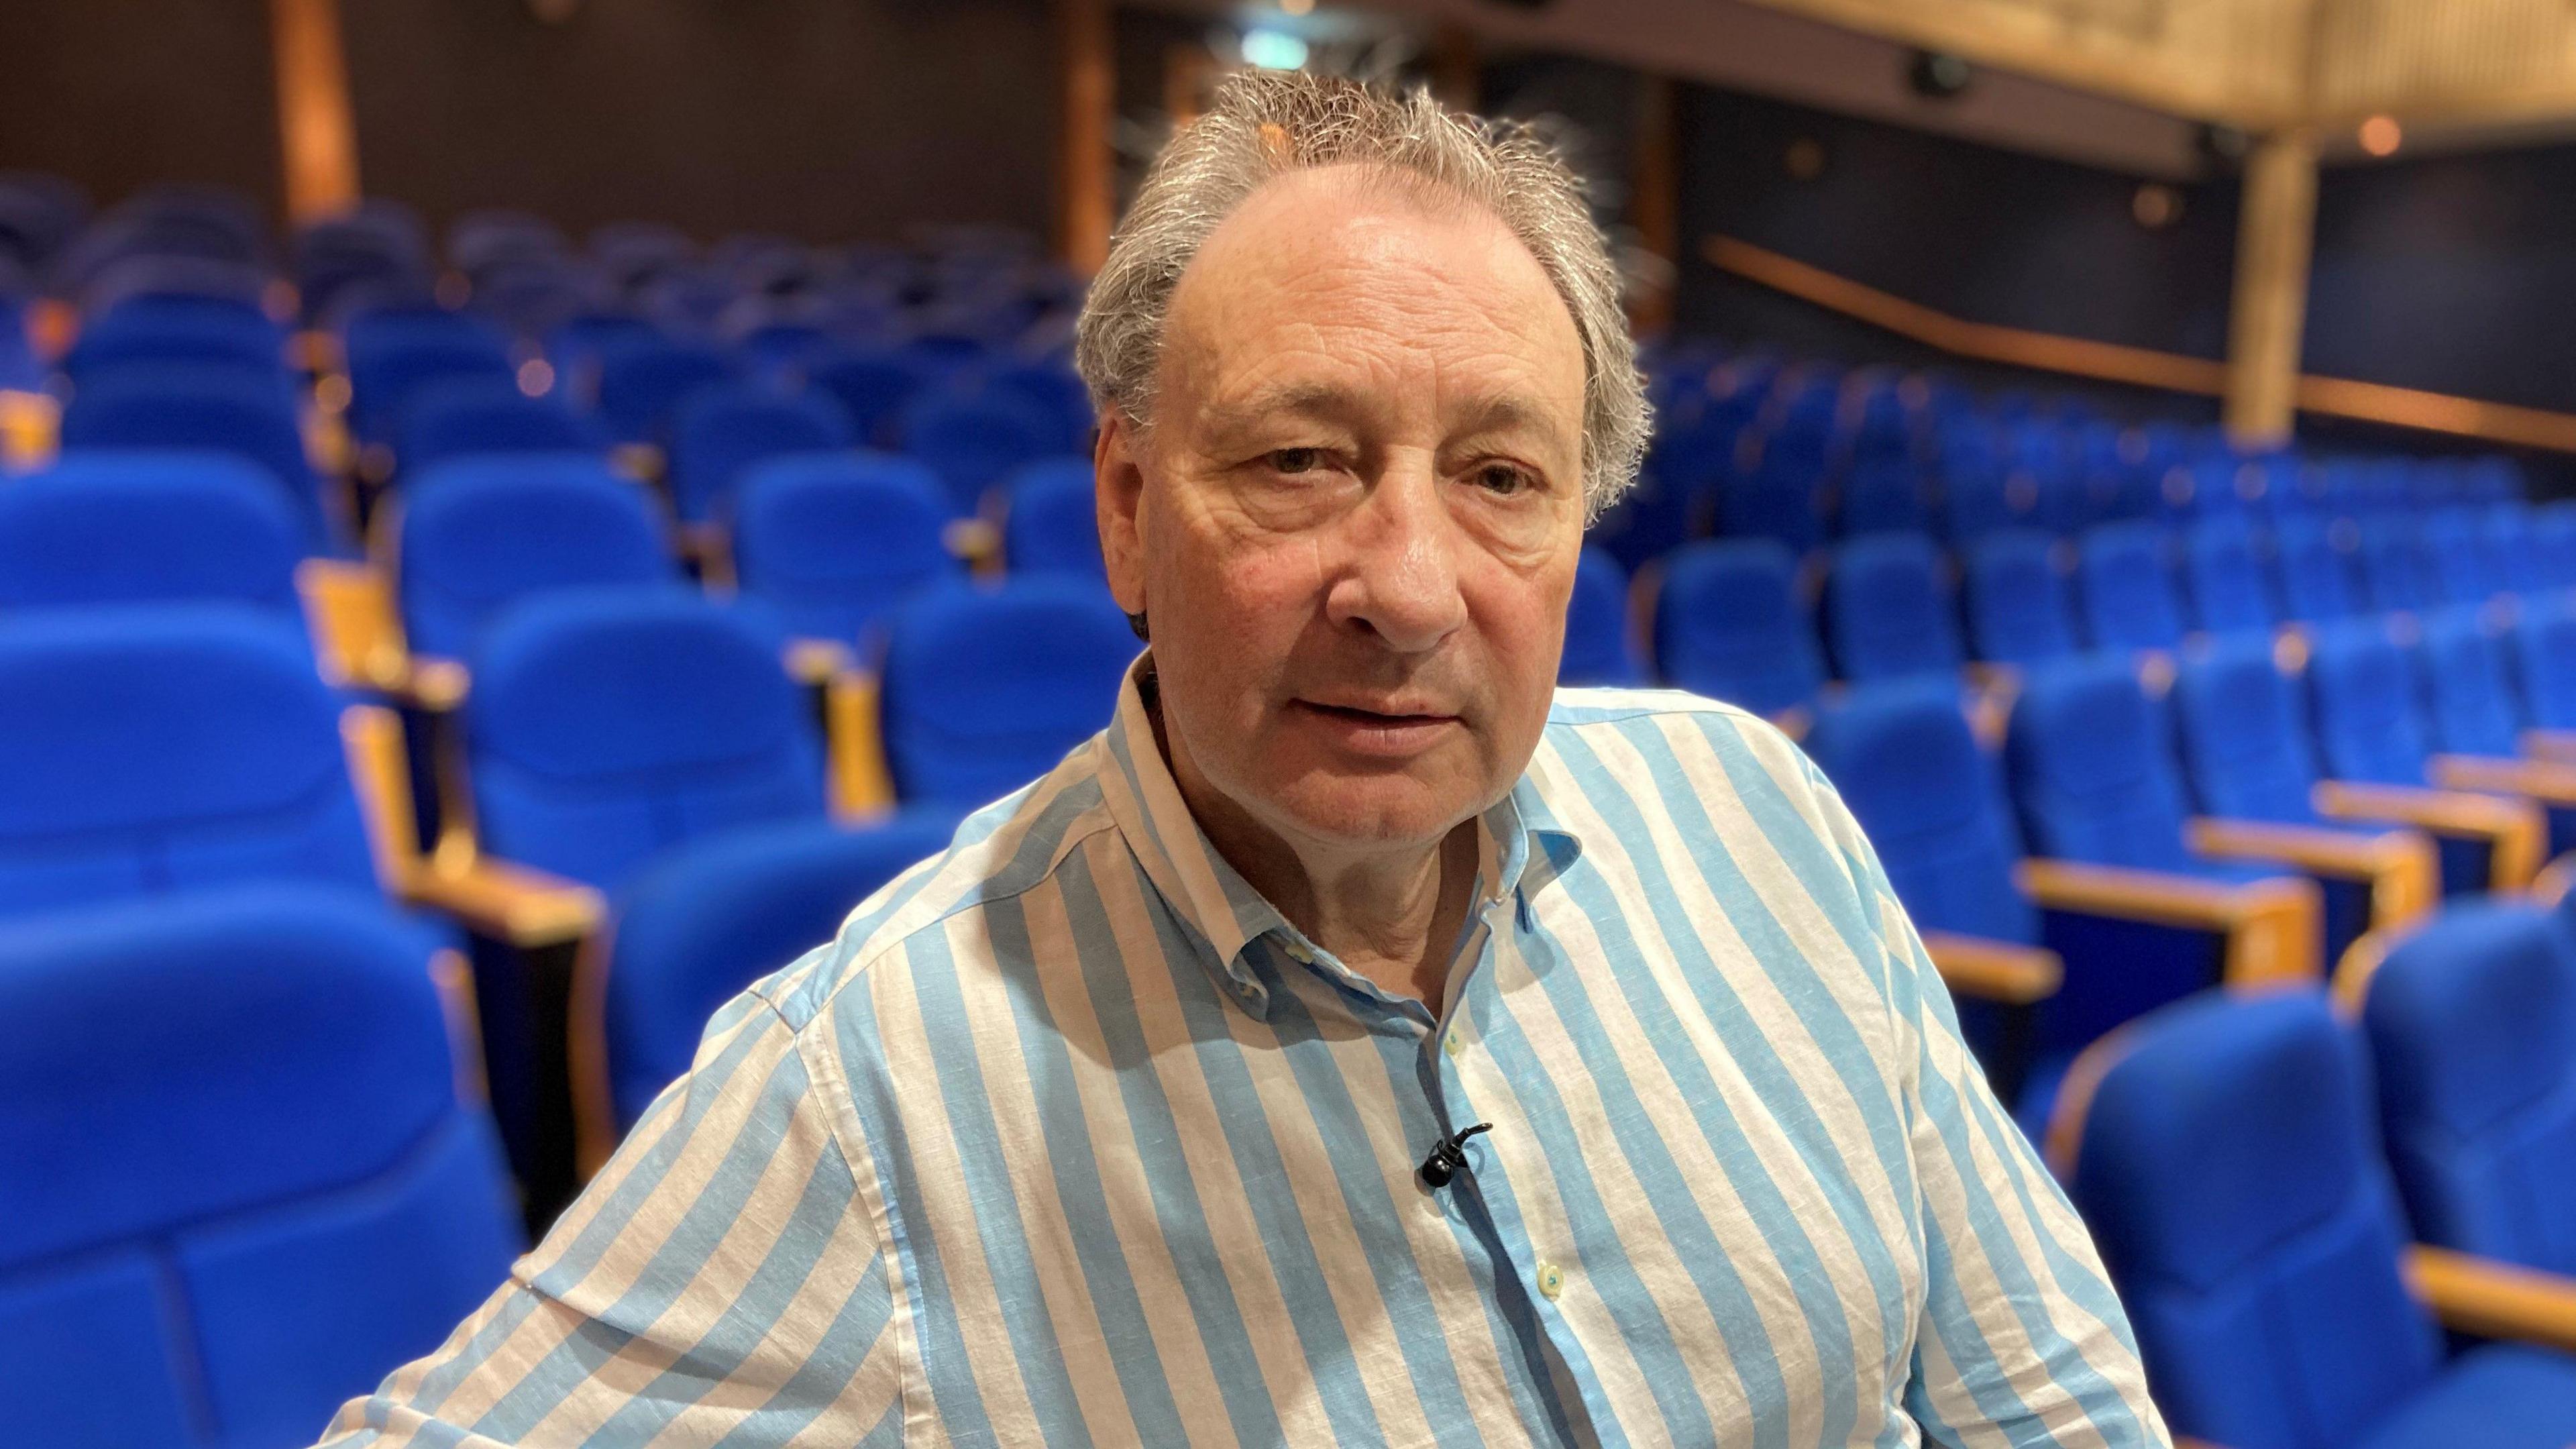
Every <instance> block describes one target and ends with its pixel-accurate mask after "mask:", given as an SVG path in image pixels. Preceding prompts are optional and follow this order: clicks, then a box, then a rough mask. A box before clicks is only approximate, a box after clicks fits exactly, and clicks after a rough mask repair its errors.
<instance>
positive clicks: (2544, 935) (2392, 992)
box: [2336, 897, 2576, 1275]
mask: <svg viewBox="0 0 2576 1449" xmlns="http://www.w3.org/2000/svg"><path fill="white" fill-rule="evenodd" d="M2336 988H2337V992H2338V995H2339V996H2340V997H2341V998H2342V1001H2343V1004H2344V1005H2345V1006H2346V1007H2347V1009H2350V1010H2354V1011H2357V1012H2358V1013H2359V1016H2360V1021H2361V1028H2362V1032H2363V1034H2364V1035H2365V1036H2366V1037H2367V1038H2368V1039H2369V1042H2370V1051H2371V1060H2372V1065H2373V1066H2374V1067H2375V1068H2376V1070H2375V1071H2374V1073H2373V1080H2374V1081H2375V1082H2376V1084H2377V1086H2378V1095H2379V1123H2380V1132H2381V1141H2382V1142H2383V1144H2384V1145H2385V1147H2386V1148H2387V1152H2388V1162H2389V1166H2390V1167H2391V1168H2392V1169H2393V1170H2394V1172H2395V1174H2396V1178H2397V1191H2398V1196H2399V1198H2400V1200H2402V1201H2403V1202H2404V1203H2405V1204H2406V1213H2407V1217H2408V1219H2409V1220H2410V1221H2411V1222H2412V1223H2413V1224H2414V1227H2415V1235H2416V1236H2417V1237H2418V1238H2419V1239H2421V1240H2422V1241H2424V1242H2427V1243H2431V1244H2433V1245H2435V1246H2437V1247H2443V1248H2449V1249H2453V1250H2455V1251H2457V1252H2462V1253H2475V1254H2478V1255H2479V1256H2481V1257H2486V1258H2494V1259H2499V1260H2502V1261H2504V1262H2509V1263H2519V1264H2522V1265H2523V1266H2525V1267H2529V1268H2537V1269H2540V1270H2541V1271H2543V1272H2548V1273H2556V1274H2566V1275H2576V1214H2570V1213H2569V1212H2567V1211H2566V1210H2565V1209H2566V1205H2567V1204H2568V1203H2569V1202H2570V1201H2571V1200H2576V936H2571V935H2570V934H2569V931H2568V923H2567V922H2566V920H2565V919H2564V918H2562V917H2560V916H2559V915H2558V914H2557V913H2555V912H2553V911H2550V910H2548V909H2545V908H2543V907H2540V906H2537V905H2533V904H2529V903H2526V902H2522V901H2514V900H2508V899H2505V898H2502V897H2495V898H2490V899H2486V900H2477V901H2467V902H2463V903H2461V904H2459V905H2455V906H2452V907H2450V908H2449V909H2447V910H2444V911H2443V912H2442V913H2441V914H2440V915H2438V916H2435V917H2434V918H2433V919H2432V920H2430V921H2428V922H2425V923H2424V924H2423V925H2422V926H2420V927H2419V928H2417V929H2415V930H2413V931H2408V932H2404V933H2392V935H2391V937H2390V938H2389V939H2388V941H2387V945H2386V949H2385V952H2384V954H2382V955H2377V956H2374V955H2372V954H2370V953H2363V954H2360V955H2357V956H2356V957H2355V959H2354V960H2353V961H2352V962H2350V963H2348V964H2347V966H2346V968H2345V970H2344V971H2343V972H2341V973H2338V976H2337V980H2336Z"/></svg>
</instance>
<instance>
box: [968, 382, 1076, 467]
mask: <svg viewBox="0 0 2576 1449" xmlns="http://www.w3.org/2000/svg"><path fill="white" fill-rule="evenodd" d="M983 384H984V389H985V391H987V392H990V393H993V394H995V395H997V396H1001V397H1008V398H1016V399H1018V400H1019V401H1020V402H1023V403H1026V404H1027V405H1028V406H1029V407H1031V408H1034V409H1036V410H1037V411H1038V412H1041V413H1044V414H1045V415H1047V416H1048V417H1051V418H1053V419H1055V421H1056V427H1057V434H1056V436H1057V439H1058V441H1059V442H1061V443H1062V444H1063V446H1064V447H1065V448H1066V449H1067V450H1068V451H1071V452H1076V453H1081V454H1083V455H1085V456H1088V455H1089V454H1090V452H1091V429H1092V425H1093V422H1094V421H1095V419H1094V418H1093V416H1092V411H1091V392H1090V390H1089V389H1088V388H1086V387H1084V386H1083V382H1082V378H1081V376H1080V374H1078V373H1076V372H1075V371H1074V370H1073V369H1072V368H1071V367H1069V366H1067V365H1065V364H1064V363H1061V362H1020V363H1013V364H1011V365H1009V366H1006V367H996V368H993V369H991V370H989V371H987V372H986V373H985V374H984V376H983Z"/></svg>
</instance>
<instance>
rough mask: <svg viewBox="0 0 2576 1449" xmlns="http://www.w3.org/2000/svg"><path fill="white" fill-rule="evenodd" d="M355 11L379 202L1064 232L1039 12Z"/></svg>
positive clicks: (843, 1) (1027, 3) (369, 159)
mask: <svg viewBox="0 0 2576 1449" xmlns="http://www.w3.org/2000/svg"><path fill="white" fill-rule="evenodd" d="M84 3H86V0H84ZM342 10H343V17H344V18H343V24H344V25H345V26H346V28H347V39H348V48H349V62H350V83H351V86H352V88H353V89H354V91H355V93H356V98H357V110H358V146H359V156H360V161H361V165H362V166H363V168H364V171H365V175H366V184H367V187H368V189H369V190H370V191H374V192H378V193H381V194H384V195H388V196H394V197H399V198H401V199H403V200H406V201H409V202H411V203H413V204H414V205H417V206H419V207H421V208H422V209H423V210H424V211H426V212H427V213H428V214H429V215H430V216H431V217H432V218H433V219H434V220H438V219H445V218H448V217H451V216H453V215H454V214H456V213H457V212H459V211H464V210H469V209H472V208H475V207H479V206H514V207H524V208H527V209H530V210H533V211H536V212H539V213H540V214H543V215H546V216H549V217H552V218H554V219H555V220H557V221H559V222H562V223H563V224H565V225H567V226H571V227H576V228H584V227H590V226H594V225H597V224H598V223H600V222H604V221H611V220H616V219H620V218H627V217H644V218H652V219H657V220H666V221H672V222H676V223H678V224H680V225H681V226H683V227H686V228H688V229H689V230H691V231H694V232H697V233H699V234H702V235H718V234H721V233H724V232H727V231H737V230H763V231H780V232H786V233H789V234H791V235H796V236H802V237H806V238H809V239H814V240H839V239H857V238H892V237H895V236H897V235H898V234H900V232H901V231H902V230H903V229H904V228H905V227H907V226H910V225H916V224H948V223H960V222H971V223H986V224H1001V225H1009V226H1017V227H1022V228H1025V229H1028V230H1031V231H1041V230H1043V229H1044V227H1045V225H1046V222H1047V217H1048V214H1049V204H1048V199H1049V190H1048V188H1049V186H1050V184H1051V181H1050V177H1051V169H1050V159H1051V154H1052V153H1051V151H1050V149H1049V137H1050V136H1051V135H1052V134H1053V133H1054V129H1055V127H1054V106H1055V70H1054V65H1053V37H1052V32H1051V31H1050V29H1049V25H1048V20H1047V13H1046V6H1045V4H1044V3H1043V0H586V3H584V4H583V5H582V6H581V7H580V9H579V10H578V12H577V13H576V15H575V17H574V18H573V19H572V20H571V21H570V22H569V23H568V24H564V25H560V26H549V25H542V24H539V23H537V22H536V21H534V20H533V19H531V18H529V14H528V10H527V6H526V5H525V4H524V3H523V0H359V3H356V4H350V5H345V6H343V7H342Z"/></svg>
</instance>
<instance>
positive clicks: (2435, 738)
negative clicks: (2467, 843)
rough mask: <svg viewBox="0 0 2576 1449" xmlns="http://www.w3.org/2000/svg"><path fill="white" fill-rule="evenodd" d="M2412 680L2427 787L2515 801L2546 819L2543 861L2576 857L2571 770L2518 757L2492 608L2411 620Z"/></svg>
mask: <svg viewBox="0 0 2576 1449" xmlns="http://www.w3.org/2000/svg"><path fill="white" fill-rule="evenodd" d="M2418 626H2419V627H2418V637H2417V639H2416V644H2415V650H2414V654H2415V658H2414V664H2415V669H2414V674H2415V678H2416V682H2417V684H2418V685H2419V686H2420V687H2421V688H2422V690H2423V711H2422V714H2421V718H2422V720H2423V721H2424V723H2425V725H2426V727H2427V730H2426V733H2427V736H2428V738H2429V740H2430V742H2431V744H2432V746H2433V747H2434V748H2435V749H2436V750H2439V751H2440V752H2441V753H2439V754H2437V755H2435V756H2434V757H2433V758H2432V759H2431V761H2429V762H2428V764H2427V768H2428V770H2429V771H2430V774H2431V778H2432V780H2433V783H2435V784H2437V785H2440V786H2443V787H2445V788H2448V789H2454V790H2484V791H2488V792H2491V793H2494V794H2500V795H2520V796H2522V797H2524V798H2526V799H2529V800H2533V801H2536V802H2538V803H2539V804H2540V805H2541V806H2542V807H2543V808H2544V809H2546V810H2547V811H2548V814H2549V847H2548V854H2550V855H2553V856H2555V855H2560V854H2564V853H2565V852H2567V851H2569V850H2576V766H2571V765H2568V764H2566V763H2563V762H2556V761H2546V760H2533V759H2527V758H2525V757H2524V755H2523V752H2522V749H2523V741H2524V730H2523V727H2522V710H2521V701H2520V700H2518V699H2517V698H2516V697H2515V694H2514V685H2513V664H2512V660H2511V658H2510V657H2509V651H2508V644H2507V640H2506V630H2505V626H2504V625H2502V624H2501V622H2499V621H2497V620H2496V619H2495V618H2494V609H2493V607H2492V606H2490V607H2489V608H2473V607H2470V606H2468V605H2459V604H2455V605H2452V606H2450V607H2448V608H2442V609H2435V610H2432V611H2430V612H2428V613H2426V614H2424V615H2423V616H2422V617H2421V619H2420V620H2418Z"/></svg>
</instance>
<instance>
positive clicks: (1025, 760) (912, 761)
mask: <svg viewBox="0 0 2576 1449" xmlns="http://www.w3.org/2000/svg"><path fill="white" fill-rule="evenodd" d="M1140 647H1141V646H1140V645H1139V644H1138V643H1137V640H1136V636H1135V633H1134V632H1133V631H1132V630H1131V629H1130V628H1129V627H1128V623H1127V618H1126V616H1125V615H1124V614H1122V613H1120V612H1119V610H1118V606H1117V604H1116V603H1114V602H1113V601H1112V600H1111V599H1110V597H1109V594H1108V591H1107V590H1105V589H1103V588H1101V587H1100V586H1099V585H1098V584H1096V583H1093V582H1090V581H1088V580H1079V579H1069V578H1063V577H1059V576H1048V575H1040V576H1038V577H1036V578H1028V579H1013V580H1010V581H1008V582H1006V583H1004V584H1003V585H1002V586H1001V587H1000V588H997V589H983V588H974V587H969V586H966V585H963V584H959V585H953V586H951V587H948V588H942V589H933V590H930V591H928V592H926V593H922V594H918V595H915V596H914V597H913V598H911V599H910V600H908V601H906V602H905V603H904V604H903V605H902V606H901V607H900V608H898V609H896V610H895V612H894V614H893V616H892V618H891V620H890V621H889V623H888V627H887V635H886V652H885V670H884V681H885V683H884V696H883V701H884V738H885V748H886V763H887V765H888V767H889V768H890V769H891V770H892V772H893V774H894V784H895V795H896V798H898V799H900V800H901V801H903V802H904V803H905V804H906V805H929V806H939V807H944V808H949V809H956V810H967V809H973V808H976V807H980V806H983V805H986V804H989V803H990V802H992V801H994V800H998V799H1000V798H1001V797H1003V796H1005V795H1007V794H1009V793H1011V792H1012V791H1014V790H1017V789H1019V788H1020V787H1021V786H1023V785H1026V784H1028V783H1030V782H1031V781H1033V780H1036V779H1037V778H1039V777H1040V776H1042V775H1044V774H1046V773H1047V772H1048V771H1049V770H1052V769H1054V768H1055V766H1056V764H1057V763H1058V762H1059V761H1061V760H1062V759H1063V758H1064V756H1065V754H1066V752H1068V751H1070V750H1072V749H1073V748H1074V747H1075V746H1077V745H1079V744H1081V743H1082V742H1083V741H1084V740H1086V739H1088V738H1090V737H1091V736H1092V735H1093V734H1095V733H1097V732H1099V730H1100V729H1101V728H1102V727H1103V726H1105V725H1107V724H1108V723H1109V721H1110V718H1111V716H1112V715H1114V714H1115V713H1116V712H1117V706H1118V690H1119V685H1120V681H1121V679H1122V678H1123V676H1124V674H1125V671H1126V668H1127V666H1128V665H1129V664H1131V663H1133V662H1134V661H1135V657H1136V654H1137V651H1138V650H1139V648H1140Z"/></svg>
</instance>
